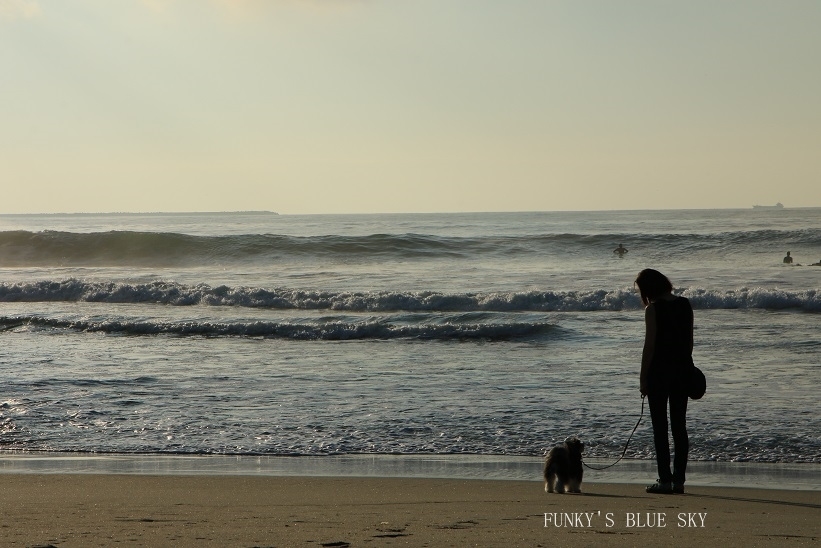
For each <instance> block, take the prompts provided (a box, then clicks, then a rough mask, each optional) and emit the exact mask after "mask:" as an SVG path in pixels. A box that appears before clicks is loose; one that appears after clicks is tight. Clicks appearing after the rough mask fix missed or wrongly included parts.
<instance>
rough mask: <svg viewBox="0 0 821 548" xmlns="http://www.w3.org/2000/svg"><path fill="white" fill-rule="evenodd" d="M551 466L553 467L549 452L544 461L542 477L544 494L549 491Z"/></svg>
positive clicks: (552, 471) (551, 454)
mask: <svg viewBox="0 0 821 548" xmlns="http://www.w3.org/2000/svg"><path fill="white" fill-rule="evenodd" d="M553 466H554V463H553V452H552V451H551V452H550V453H548V454H547V458H546V459H545V460H544V471H543V475H544V492H545V493H547V492H549V491H551V485H550V482H551V480H552V479H553V478H552V477H551V476H552V475H553V474H554V470H553Z"/></svg>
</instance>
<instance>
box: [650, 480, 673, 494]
mask: <svg viewBox="0 0 821 548" xmlns="http://www.w3.org/2000/svg"><path fill="white" fill-rule="evenodd" d="M645 491H647V492H648V493H660V494H662V495H672V494H673V484H672V483H670V482H669V481H668V482H664V483H662V482H660V481H656V483H654V484H653V485H648V486H647V488H646V489H645Z"/></svg>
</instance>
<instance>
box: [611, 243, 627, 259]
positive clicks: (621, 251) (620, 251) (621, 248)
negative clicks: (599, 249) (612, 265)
mask: <svg viewBox="0 0 821 548" xmlns="http://www.w3.org/2000/svg"><path fill="white" fill-rule="evenodd" d="M613 253H618V255H619V257H624V254H625V253H627V248H626V247H624V246H623V245H621V244H619V247H617V248H616V249H614V250H613Z"/></svg>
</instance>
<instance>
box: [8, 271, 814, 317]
mask: <svg viewBox="0 0 821 548" xmlns="http://www.w3.org/2000/svg"><path fill="white" fill-rule="evenodd" d="M680 293H681V294H682V295H683V296H685V297H687V298H689V299H690V302H691V303H692V305H693V308H695V309H765V310H789V309H794V310H801V311H805V312H820V311H821V292H819V291H818V290H815V289H810V290H797V291H795V290H794V291H787V290H780V289H768V288H760V287H755V288H739V289H732V290H726V291H717V290H708V289H702V288H688V289H683V290H681V291H680ZM0 302H89V303H94V302H100V303H117V304H129V303H148V304H163V305H173V306H193V305H206V306H229V307H246V308H268V309H278V310H337V311H349V312H383V311H397V310H406V311H415V312H437V311H442V312H474V311H487V312H519V311H521V312H589V311H600V310H610V311H618V310H635V309H640V308H641V307H642V304H641V301H640V300H639V297H638V295H637V294H636V293H635V291H632V290H629V289H615V290H594V291H523V292H493V293H451V294H448V293H439V292H432V291H419V292H413V291H408V292H394V291H374V292H333V291H321V290H301V289H287V288H279V289H264V288H256V287H228V286H218V287H211V286H209V285H206V284H198V285H193V286H192V285H184V284H179V283H174V282H162V281H157V282H152V283H144V284H130V283H115V282H87V281H82V280H78V279H68V280H61V281H39V282H27V283H0Z"/></svg>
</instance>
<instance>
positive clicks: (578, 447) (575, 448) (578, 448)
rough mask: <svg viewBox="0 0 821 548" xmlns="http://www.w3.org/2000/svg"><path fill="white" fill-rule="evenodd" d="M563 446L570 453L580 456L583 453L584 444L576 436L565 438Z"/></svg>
mask: <svg viewBox="0 0 821 548" xmlns="http://www.w3.org/2000/svg"><path fill="white" fill-rule="evenodd" d="M564 444H565V445H566V446H567V449H568V450H569V451H570V452H572V453H578V454H579V455H581V454H582V452H583V451H584V444H583V443H582V442H581V440H579V438H577V437H576V436H571V437H569V438H567V439H566V440H564Z"/></svg>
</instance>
